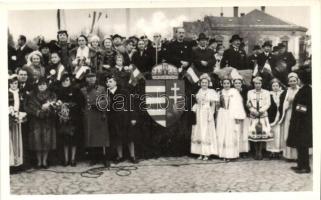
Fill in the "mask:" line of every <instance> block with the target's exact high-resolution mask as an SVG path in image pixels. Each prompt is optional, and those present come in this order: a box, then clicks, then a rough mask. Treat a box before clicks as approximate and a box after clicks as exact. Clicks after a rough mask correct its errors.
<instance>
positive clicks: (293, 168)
mask: <svg viewBox="0 0 321 200" xmlns="http://www.w3.org/2000/svg"><path fill="white" fill-rule="evenodd" d="M291 169H292V170H294V171H297V170H301V168H300V167H291Z"/></svg>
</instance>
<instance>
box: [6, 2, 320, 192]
mask: <svg viewBox="0 0 321 200" xmlns="http://www.w3.org/2000/svg"><path fill="white" fill-rule="evenodd" d="M7 20H8V27H7V36H8V37H7V47H6V48H7V54H8V55H7V60H8V62H7V66H6V69H7V74H8V75H7V76H5V75H4V76H2V77H1V78H3V79H5V77H6V79H8V87H7V93H8V101H7V102H8V106H6V108H7V110H8V114H7V115H6V116H5V117H7V118H9V120H8V123H9V124H8V125H9V126H8V131H7V132H5V133H2V134H8V135H9V136H8V138H9V141H8V143H7V146H5V147H4V148H8V149H9V150H8V152H9V155H8V160H9V161H8V163H9V166H3V165H2V168H5V167H7V168H10V169H9V170H8V171H9V173H10V174H9V179H10V180H9V182H8V184H10V186H9V187H10V191H9V193H10V194H11V195H72V194H82V195H90V194H106V195H108V194H150V193H153V194H154V193H237V192H250V193H251V192H312V191H313V174H314V172H315V170H320V169H313V161H314V158H313V148H312V147H313V128H312V127H313V126H312V125H314V124H313V123H312V119H313V118H312V109H313V108H314V106H315V105H316V104H314V105H313V106H312V98H313V95H314V94H313V95H312V87H313V86H312V71H313V70H312V68H313V67H314V66H312V65H313V64H312V38H313V36H314V35H313V34H312V31H311V28H312V26H313V24H312V12H311V6H308V5H305V6H303V5H302V6H290V5H288V6H285V5H283V6H272V5H271V6H269V5H260V6H239V5H235V6H225V5H222V6H208V7H207V6H206V5H204V7H186V6H182V7H143V6H142V7H139V8H137V7H135V8H130V7H124V8H108V7H100V8H90V7H88V8H77V9H69V8H67V9H65V8H49V7H47V8H44V9H34V10H32V9H25V10H23V9H19V10H18V9H17V10H14V9H12V10H8V19H7ZM316 56H319V55H316ZM318 67H319V66H316V68H318ZM3 68H5V66H3ZM318 161H319V159H318Z"/></svg>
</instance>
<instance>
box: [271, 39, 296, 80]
mask: <svg viewBox="0 0 321 200" xmlns="http://www.w3.org/2000/svg"><path fill="white" fill-rule="evenodd" d="M278 48H279V51H278V55H277V57H276V62H275V67H273V75H274V76H275V77H277V78H278V79H280V81H281V82H282V83H283V84H284V85H286V84H287V76H288V74H289V73H290V72H291V71H293V70H292V67H293V66H294V65H295V64H296V60H295V58H294V56H293V54H292V53H291V52H287V51H286V46H285V45H284V44H283V43H280V44H279V45H278Z"/></svg>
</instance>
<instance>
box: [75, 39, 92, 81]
mask: <svg viewBox="0 0 321 200" xmlns="http://www.w3.org/2000/svg"><path fill="white" fill-rule="evenodd" d="M77 43H78V47H76V48H74V49H72V50H71V51H70V63H71V64H70V65H71V66H72V73H73V74H74V75H75V77H76V79H79V80H82V79H83V77H84V74H85V73H84V72H86V71H87V70H90V71H93V72H94V71H95V67H96V66H95V63H94V62H93V58H94V57H95V55H96V53H95V51H94V50H93V49H92V48H90V47H88V39H87V37H86V36H84V35H80V36H79V37H78V38H77Z"/></svg>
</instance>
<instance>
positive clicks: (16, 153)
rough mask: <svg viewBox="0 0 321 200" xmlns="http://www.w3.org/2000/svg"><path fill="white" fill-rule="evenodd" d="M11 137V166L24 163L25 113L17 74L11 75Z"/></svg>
mask: <svg viewBox="0 0 321 200" xmlns="http://www.w3.org/2000/svg"><path fill="white" fill-rule="evenodd" d="M8 97H9V138H10V145H9V146H10V167H17V166H20V165H22V164H23V147H22V135H21V122H22V119H23V117H24V116H25V113H22V112H20V98H19V88H18V78H17V75H12V76H10V77H9V95H8Z"/></svg>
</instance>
